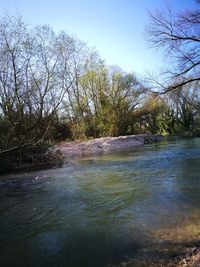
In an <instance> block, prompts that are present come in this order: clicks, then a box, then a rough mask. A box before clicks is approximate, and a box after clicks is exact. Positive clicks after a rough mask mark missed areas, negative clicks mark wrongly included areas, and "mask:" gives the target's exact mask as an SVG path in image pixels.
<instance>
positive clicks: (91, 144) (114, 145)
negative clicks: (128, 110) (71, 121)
mask: <svg viewBox="0 0 200 267" xmlns="http://www.w3.org/2000/svg"><path fill="white" fill-rule="evenodd" d="M162 139H163V136H162V135H151V134H149V135H148V134H139V135H127V136H118V137H102V138H96V139H92V140H87V141H82V142H81V141H79V142H78V141H76V142H62V143H59V144H56V145H54V146H53V147H51V148H50V149H49V153H51V154H52V155H57V157H60V158H61V159H62V160H63V159H67V158H73V157H81V156H85V155H96V154H101V153H108V152H112V151H120V150H125V149H130V148H134V147H137V146H141V145H145V144H150V143H154V142H159V141H162Z"/></svg>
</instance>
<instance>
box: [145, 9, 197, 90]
mask: <svg viewBox="0 0 200 267" xmlns="http://www.w3.org/2000/svg"><path fill="white" fill-rule="evenodd" d="M149 17H150V23H149V25H148V30H147V39H148V41H149V42H150V44H151V45H152V46H154V47H162V48H164V49H165V50H166V52H167V54H168V56H169V57H170V58H171V60H172V66H174V62H176V64H175V67H174V68H173V69H170V70H167V71H166V72H165V73H164V74H165V78H166V80H165V83H163V82H162V83H158V82H157V85H159V89H160V90H161V92H162V93H166V92H169V91H171V90H174V89H176V88H179V87H180V86H182V87H183V86H185V85H188V84H190V86H193V84H196V83H198V84H200V9H197V10H185V11H183V12H179V13H174V12H172V11H171V9H169V8H166V11H160V10H155V11H154V12H150V14H149Z"/></svg>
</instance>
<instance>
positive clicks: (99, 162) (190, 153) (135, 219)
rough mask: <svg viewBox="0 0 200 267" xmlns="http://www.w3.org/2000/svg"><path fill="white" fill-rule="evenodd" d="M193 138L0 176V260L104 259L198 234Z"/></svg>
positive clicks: (198, 150) (114, 260) (199, 171)
mask: <svg viewBox="0 0 200 267" xmlns="http://www.w3.org/2000/svg"><path fill="white" fill-rule="evenodd" d="M199 162H200V141H199V139H198V138H196V139H188V140H182V141H177V142H176V143H175V142H170V143H160V144H155V145H148V146H145V147H140V148H139V147H138V148H135V149H134V150H132V151H123V152H120V153H119V152H118V153H113V154H107V155H101V156H95V157H85V158H82V159H79V160H74V161H72V162H70V163H67V164H66V165H65V166H64V167H63V168H60V169H52V170H45V171H40V172H32V173H23V174H16V175H7V176H2V177H1V178H0V198H1V202H0V227H1V228H0V229H1V236H0V256H1V262H2V263H3V265H2V264H1V266H2V267H4V266H20V267H23V266H24V267H25V266H41V267H44V266H50V267H51V266H52V267H53V266H72V267H79V266H81V267H82V266H87V267H90V266H97V267H98V266H108V265H109V264H111V266H112V265H115V264H116V265H117V264H119V263H120V262H121V261H128V260H130V259H132V258H134V257H135V258H137V255H140V253H141V252H142V253H144V251H145V253H148V251H151V250H152V247H153V248H154V250H158V247H160V246H161V244H164V245H165V247H167V248H169V247H170V246H173V244H176V247H177V246H181V245H182V244H184V245H185V244H186V243H187V242H192V241H198V238H199V235H200V212H199V210H200V164H199Z"/></svg>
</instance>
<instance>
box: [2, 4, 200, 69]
mask: <svg viewBox="0 0 200 267" xmlns="http://www.w3.org/2000/svg"><path fill="white" fill-rule="evenodd" d="M166 2H167V4H168V5H170V6H171V7H172V8H173V9H175V10H183V9H184V8H195V7H197V4H196V3H195V1H194V0H167V1H164V0H0V14H1V16H2V15H3V14H4V12H5V10H6V11H7V12H9V13H11V14H13V13H16V10H17V11H18V13H20V14H21V15H22V16H23V18H24V20H25V21H26V22H27V23H29V24H30V25H32V26H33V25H38V24H39V25H41V24H48V25H50V26H52V28H53V29H54V30H55V31H60V30H64V31H66V32H67V33H70V34H73V35H74V36H76V37H77V38H79V39H81V40H83V41H86V42H87V43H88V45H90V46H93V47H95V48H96V49H97V51H98V52H99V54H100V55H101V57H102V58H103V59H105V61H106V63H107V64H113V65H119V66H120V67H121V68H122V69H124V70H125V71H133V72H136V73H140V74H143V73H144V72H145V71H152V70H157V69H159V67H161V66H163V64H164V63H165V60H166V59H165V58H164V57H163V55H162V53H161V51H156V50H155V49H150V48H149V44H148V43H147V42H146V41H145V38H144V32H145V26H146V24H147V21H148V19H147V10H148V9H154V8H164V6H165V4H166ZM198 7H199V6H198Z"/></svg>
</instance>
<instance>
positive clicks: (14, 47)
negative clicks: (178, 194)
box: [0, 10, 200, 154]
mask: <svg viewBox="0 0 200 267" xmlns="http://www.w3.org/2000/svg"><path fill="white" fill-rule="evenodd" d="M199 26H200V11H199V10H196V11H185V12H183V13H181V14H172V13H171V10H168V12H167V13H166V14H164V13H162V12H160V11H156V12H154V13H153V12H152V13H151V14H150V24H149V30H148V31H149V32H148V39H149V42H151V43H152V44H153V45H154V46H163V47H165V48H166V50H167V52H168V54H169V55H170V56H171V58H172V59H173V62H174V63H175V64H173V65H174V66H175V68H174V69H170V70H167V71H166V72H165V73H164V74H163V76H162V82H160V81H158V80H156V79H154V78H153V77H150V78H151V79H150V81H149V82H148V83H147V82H146V81H145V80H141V79H139V78H138V77H136V75H135V74H134V73H126V72H125V71H123V70H122V69H120V68H119V67H116V66H108V65H106V64H105V62H104V60H103V59H102V58H101V57H100V55H99V54H98V52H97V51H96V50H94V49H92V48H91V47H89V46H88V45H87V44H86V43H84V42H82V41H81V40H79V39H76V38H74V37H72V36H70V35H68V34H67V33H65V32H59V33H57V32H55V31H53V30H52V29H51V27H49V26H37V27H32V28H31V27H29V26H28V25H27V24H26V23H25V22H24V20H23V18H22V17H21V16H18V15H16V16H9V15H6V16H4V17H2V18H1V20H0V154H4V153H7V152H9V151H14V150H16V149H18V148H23V147H27V146H29V147H30V146H31V147H33V146H38V145H42V144H47V143H52V142H56V141H59V140H64V139H69V140H70V139H71V140H75V139H80V138H96V137H103V136H119V135H129V134H139V133H152V134H156V133H159V134H164V135H167V134H178V135H182V134H195V135H199V133H200V92H199V84H200V75H199V73H200V72H199V71H200V68H199V66H200V47H199V43H200V31H199V29H200V27H199ZM133 67H134V66H133Z"/></svg>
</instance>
